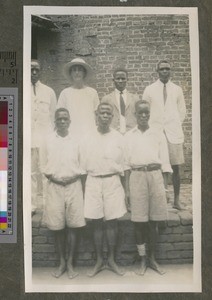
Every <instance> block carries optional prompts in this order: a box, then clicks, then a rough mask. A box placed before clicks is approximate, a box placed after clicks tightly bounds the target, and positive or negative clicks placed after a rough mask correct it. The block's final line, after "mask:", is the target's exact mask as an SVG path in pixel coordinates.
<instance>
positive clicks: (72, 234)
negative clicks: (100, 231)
mask: <svg viewBox="0 0 212 300" xmlns="http://www.w3.org/2000/svg"><path fill="white" fill-rule="evenodd" d="M78 229H79V228H69V229H68V245H69V256H68V261H67V273H68V278H70V279H73V278H74V277H76V276H77V275H78V273H77V272H75V271H74V268H73V258H74V253H75V249H76V242H77V233H78Z"/></svg>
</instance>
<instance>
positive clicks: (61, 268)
mask: <svg viewBox="0 0 212 300" xmlns="http://www.w3.org/2000/svg"><path fill="white" fill-rule="evenodd" d="M65 270H66V265H65V264H60V265H59V267H58V268H57V269H56V270H55V271H53V272H52V276H53V277H55V278H59V277H60V276H61V275H63V273H64V272H65Z"/></svg>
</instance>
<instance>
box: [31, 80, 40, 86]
mask: <svg viewBox="0 0 212 300" xmlns="http://www.w3.org/2000/svg"><path fill="white" fill-rule="evenodd" d="M31 85H32V86H33V85H34V86H35V87H38V86H39V85H41V82H40V80H38V81H37V82H36V83H35V84H32V82H31Z"/></svg>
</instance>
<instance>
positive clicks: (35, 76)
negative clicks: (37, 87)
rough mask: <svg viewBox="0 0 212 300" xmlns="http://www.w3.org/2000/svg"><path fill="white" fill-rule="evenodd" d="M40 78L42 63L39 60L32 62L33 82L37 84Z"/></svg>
mask: <svg viewBox="0 0 212 300" xmlns="http://www.w3.org/2000/svg"><path fill="white" fill-rule="evenodd" d="M39 78H40V65H39V63H38V62H34V61H33V62H31V82H32V83H33V84H35V83H36V82H37V81H38V80H39Z"/></svg>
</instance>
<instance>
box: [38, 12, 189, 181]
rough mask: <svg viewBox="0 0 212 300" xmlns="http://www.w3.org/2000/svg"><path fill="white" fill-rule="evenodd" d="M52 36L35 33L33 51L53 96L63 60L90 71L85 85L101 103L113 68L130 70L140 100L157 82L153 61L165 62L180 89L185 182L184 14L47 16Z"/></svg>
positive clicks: (58, 88)
mask: <svg viewBox="0 0 212 300" xmlns="http://www.w3.org/2000/svg"><path fill="white" fill-rule="evenodd" d="M48 17H49V16H48ZM50 18H51V19H52V20H53V21H54V22H55V23H56V24H57V25H58V27H59V31H58V32H55V33H53V32H52V33H51V32H45V31H40V32H38V39H37V47H38V49H37V53H38V59H40V61H41V63H42V66H43V76H42V80H43V82H44V83H46V84H47V85H49V86H51V87H53V88H54V90H55V92H56V94H57V96H59V94H60V92H61V90H62V89H64V88H65V87H67V86H68V85H69V83H68V82H67V81H66V79H65V78H64V76H63V66H64V64H65V63H66V62H67V61H70V60H71V59H73V58H75V57H77V56H81V57H82V58H84V59H85V60H86V61H87V62H88V63H89V64H90V65H91V66H92V67H93V68H94V70H95V76H94V78H92V80H90V81H89V85H91V86H92V87H94V88H95V89H96V90H97V91H98V94H99V97H100V99H101V98H102V97H103V96H104V95H105V94H107V93H109V92H110V91H111V90H112V89H113V83H112V70H113V69H114V68H115V67H116V66H119V65H122V66H125V67H126V68H127V69H128V71H129V82H128V90H129V91H131V92H133V93H138V94H139V95H140V96H142V93H143V91H144V88H145V87H146V86H147V85H149V84H150V83H152V82H154V81H155V80H156V79H157V73H156V72H155V66H156V63H157V62H158V61H159V60H161V59H168V60H170V61H171V63H172V65H173V72H172V80H173V81H174V82H175V83H176V84H178V85H180V86H181V87H182V89H183V91H184V95H185V100H186V106H187V117H186V120H185V122H184V126H183V127H184V133H185V144H184V149H185V165H184V166H183V169H182V178H183V180H184V182H189V181H191V152H192V146H191V142H192V133H191V101H192V99H191V66H190V50H189V20H188V16H186V15H104V16H100V15H96V16H95V15H81V16H50Z"/></svg>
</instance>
